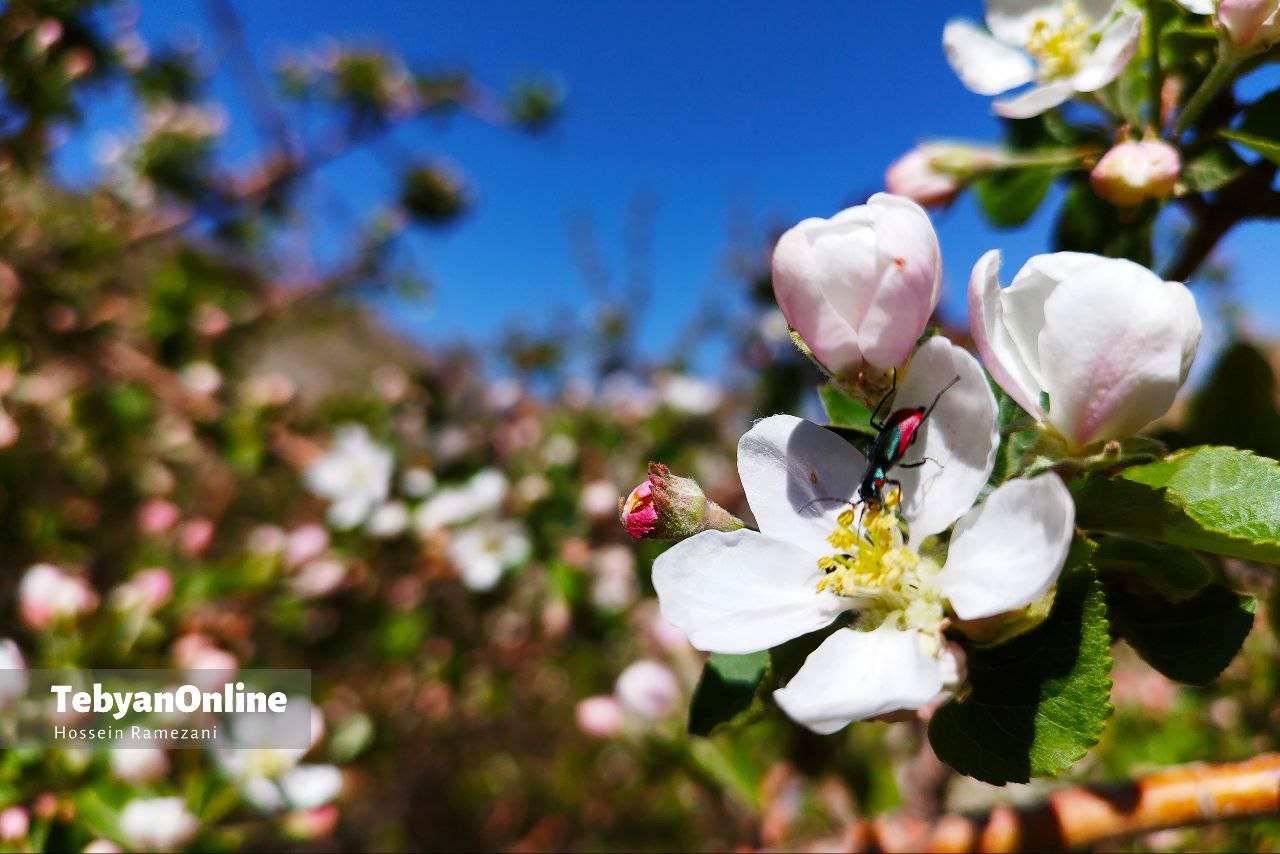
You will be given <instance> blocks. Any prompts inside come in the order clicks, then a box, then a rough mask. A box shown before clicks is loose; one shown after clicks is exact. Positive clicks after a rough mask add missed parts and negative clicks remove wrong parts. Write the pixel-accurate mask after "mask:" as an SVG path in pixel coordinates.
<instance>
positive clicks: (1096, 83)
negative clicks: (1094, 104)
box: [1071, 12, 1142, 92]
mask: <svg viewBox="0 0 1280 854" xmlns="http://www.w3.org/2000/svg"><path fill="white" fill-rule="evenodd" d="M1141 38H1142V13H1140V12H1132V13H1129V14H1127V15H1125V16H1123V17H1122V18H1120V19H1119V20H1117V21H1115V22H1114V23H1113V24H1111V25H1110V26H1108V27H1107V28H1106V29H1105V30H1104V31H1103V33H1102V40H1101V41H1099V42H1098V46H1097V47H1095V48H1094V49H1093V53H1091V54H1089V56H1088V58H1087V59H1085V61H1084V62H1083V63H1082V64H1081V68H1080V70H1079V71H1077V72H1076V74H1075V76H1074V77H1072V78H1071V85H1072V86H1074V87H1075V90H1076V91H1077V92H1094V91H1097V90H1098V89H1101V88H1102V87H1103V86H1106V85H1107V84H1108V83H1110V82H1111V81H1112V80H1115V79H1116V78H1117V77H1119V76H1120V72H1122V71H1124V67H1125V66H1126V65H1128V64H1129V60H1131V59H1133V55H1134V54H1135V53H1136V52H1137V50H1138V41H1139V39H1141Z"/></svg>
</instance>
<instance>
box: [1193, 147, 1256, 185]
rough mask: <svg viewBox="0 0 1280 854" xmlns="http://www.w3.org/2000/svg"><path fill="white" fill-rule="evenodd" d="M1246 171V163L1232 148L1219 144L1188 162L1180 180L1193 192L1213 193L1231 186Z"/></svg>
mask: <svg viewBox="0 0 1280 854" xmlns="http://www.w3.org/2000/svg"><path fill="white" fill-rule="evenodd" d="M1244 169H1245V162H1244V161H1243V160H1241V159H1240V155H1238V154H1236V153H1235V152H1234V151H1232V150H1231V146H1229V145H1225V144H1223V143H1217V144H1215V145H1213V146H1212V147H1210V148H1209V149H1207V150H1206V151H1204V152H1203V153H1202V154H1200V155H1198V156H1197V157H1195V158H1194V159H1192V160H1191V161H1190V162H1188V163H1187V165H1186V167H1185V168H1184V169H1183V170H1182V175H1181V177H1180V180H1181V181H1182V183H1183V185H1185V186H1186V188H1187V189H1188V190H1191V191H1192V192H1196V193H1211V192H1213V191H1214V190H1218V189H1221V188H1222V187H1225V186H1226V185H1227V184H1230V183H1231V182H1232V181H1234V180H1235V179H1236V178H1237V177H1239V176H1240V173H1242V172H1243V171H1244Z"/></svg>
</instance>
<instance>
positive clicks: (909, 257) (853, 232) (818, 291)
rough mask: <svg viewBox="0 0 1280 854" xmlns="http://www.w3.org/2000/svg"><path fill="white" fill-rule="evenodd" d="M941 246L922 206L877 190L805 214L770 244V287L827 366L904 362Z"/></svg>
mask: <svg viewBox="0 0 1280 854" xmlns="http://www.w3.org/2000/svg"><path fill="white" fill-rule="evenodd" d="M941 288H942V252H941V249H940V248H939V246H938V238H937V235H935V234H934V231H933V226H932V225H931V224H930V223H929V215H928V214H926V213H925V212H924V209H923V208H921V207H920V206H919V205H917V204H916V203H915V202H913V201H911V200H910V199H906V198H903V197H902V196H893V195H889V194H888V193H877V194H876V195H874V196H872V197H871V200H870V201H869V202H868V203H867V204H865V205H859V206H857V207H853V208H849V209H848V210H845V211H841V212H840V213H838V214H836V215H835V216H834V217H832V218H831V219H818V218H812V219H806V220H804V221H803V222H801V223H799V224H798V225H796V226H795V227H794V228H792V229H791V230H790V231H788V232H786V233H785V234H783V235H782V237H781V238H779V239H778V244H777V246H776V247H775V248H774V250H773V292H774V295H775V296H776V297H777V299H778V305H779V307H780V308H781V309H782V311H783V314H785V315H786V317H787V323H789V324H790V325H791V328H792V329H793V330H794V331H795V333H796V335H798V336H799V338H800V340H801V341H803V342H804V345H805V347H807V348H808V350H809V352H810V353H811V354H812V355H813V358H814V359H815V360H816V361H817V362H818V364H820V365H821V366H822V367H823V369H824V370H825V371H827V372H828V373H829V374H831V375H832V376H834V377H837V378H841V379H854V378H857V377H858V376H859V375H861V374H862V373H863V372H865V371H867V370H872V371H874V372H876V373H878V374H883V373H884V372H885V371H888V370H889V369H890V368H900V367H903V366H904V365H905V364H906V362H907V358H908V357H909V356H910V355H911V352H912V350H914V349H915V345H916V340H917V339H919V337H920V335H921V334H922V333H923V332H924V329H925V326H926V325H927V324H928V322H929V317H930V315H932V314H933V309H934V307H935V306H936V305H937V304H938V297H939V296H940V294H941Z"/></svg>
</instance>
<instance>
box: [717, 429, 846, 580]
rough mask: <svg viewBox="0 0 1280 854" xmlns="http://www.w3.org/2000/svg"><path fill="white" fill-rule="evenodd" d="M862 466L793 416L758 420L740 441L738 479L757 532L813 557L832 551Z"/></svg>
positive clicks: (833, 439) (835, 439)
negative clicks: (838, 519) (834, 533)
mask: <svg viewBox="0 0 1280 854" xmlns="http://www.w3.org/2000/svg"><path fill="white" fill-rule="evenodd" d="M866 467H867V461H866V458H865V457H863V456H862V454H861V453H859V452H858V450H857V449H856V448H854V447H853V446H852V445H850V444H849V443H848V442H846V441H845V440H844V439H842V438H840V437H839V436H837V435H836V434H835V433H832V432H831V431H830V430H827V429H825V428H822V427H819V426H818V425H817V424H814V423H812V422H809V421H805V420H804V419H802V418H796V417H795V416H792V415H774V416H771V417H769V418H765V419H762V420H761V421H759V422H758V423H757V424H756V425H755V426H754V427H752V428H751V429H750V430H749V431H748V432H747V433H746V434H745V435H744V436H743V437H742V439H741V440H739V442H738V475H739V476H740V477H741V478H742V489H743V491H744V492H745V493H746V495H747V503H748V504H750V505H751V512H752V514H753V515H754V516H755V517H756V523H757V524H758V525H759V526H760V531H761V532H762V533H764V534H768V535H769V536H770V537H776V538H777V539H780V540H786V541H787V542H790V543H795V544H796V545H798V546H801V547H803V548H804V549H805V550H806V551H808V553H809V554H813V555H823V554H827V553H829V552H830V551H831V548H830V546H828V545H827V536H828V535H830V534H831V532H832V531H834V530H835V529H836V517H837V516H839V515H840V511H841V510H843V509H844V508H845V507H848V506H849V502H850V501H851V500H852V499H853V496H854V493H855V492H856V491H857V489H858V482H859V481H860V480H861V479H862V475H863V473H864V472H865V470H866Z"/></svg>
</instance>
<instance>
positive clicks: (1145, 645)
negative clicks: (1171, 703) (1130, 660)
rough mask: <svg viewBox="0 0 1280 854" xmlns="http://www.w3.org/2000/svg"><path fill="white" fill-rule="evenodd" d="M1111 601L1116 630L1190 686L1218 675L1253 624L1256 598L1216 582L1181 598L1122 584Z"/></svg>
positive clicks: (1146, 657) (1149, 660)
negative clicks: (1133, 590) (1135, 589)
mask: <svg viewBox="0 0 1280 854" xmlns="http://www.w3.org/2000/svg"><path fill="white" fill-rule="evenodd" d="M1108 600H1109V603H1110V605H1111V620H1112V624H1113V625H1114V626H1115V628H1116V632H1117V634H1119V635H1120V637H1123V638H1124V639H1125V640H1126V641H1128V642H1129V645H1130V646H1132V647H1133V648H1134V649H1135V650H1136V651H1137V653H1138V655H1140V656H1142V658H1143V660H1144V661H1146V662H1147V663H1148V664H1150V665H1151V666H1152V667H1154V668H1155V669H1156V670H1159V671H1160V672H1161V673H1163V674H1164V675H1165V676H1167V677H1168V678H1170V679H1173V680H1175V681H1177V682H1186V683H1188V684H1191V685H1207V684H1209V683H1210V682H1212V681H1213V680H1214V679H1216V678H1217V677H1218V674H1219V673H1221V672H1222V670H1223V668H1225V667H1226V666H1227V665H1228V664H1230V663H1231V659H1233V658H1235V656H1236V653H1237V652H1239V651H1240V646H1241V644H1243V643H1244V639H1245V638H1246V637H1248V636H1249V630H1250V629H1252V628H1253V611H1254V607H1255V602H1254V600H1253V599H1251V598H1249V597H1248V596H1241V595H1240V594H1238V593H1234V592H1232V591H1231V590H1228V589H1227V588H1225V587H1223V586H1221V585H1217V584H1215V585H1213V586H1212V587H1206V588H1205V589H1204V590H1202V591H1200V592H1199V593H1197V594H1196V595H1195V596H1193V597H1191V598H1190V599H1187V600H1185V601H1182V602H1170V601H1169V600H1167V599H1163V598H1161V597H1159V596H1152V595H1146V594H1142V593H1135V592H1132V591H1130V590H1125V589H1123V588H1122V587H1118V586H1117V587H1113V588H1112V589H1111V590H1110V591H1109V596H1108Z"/></svg>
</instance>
